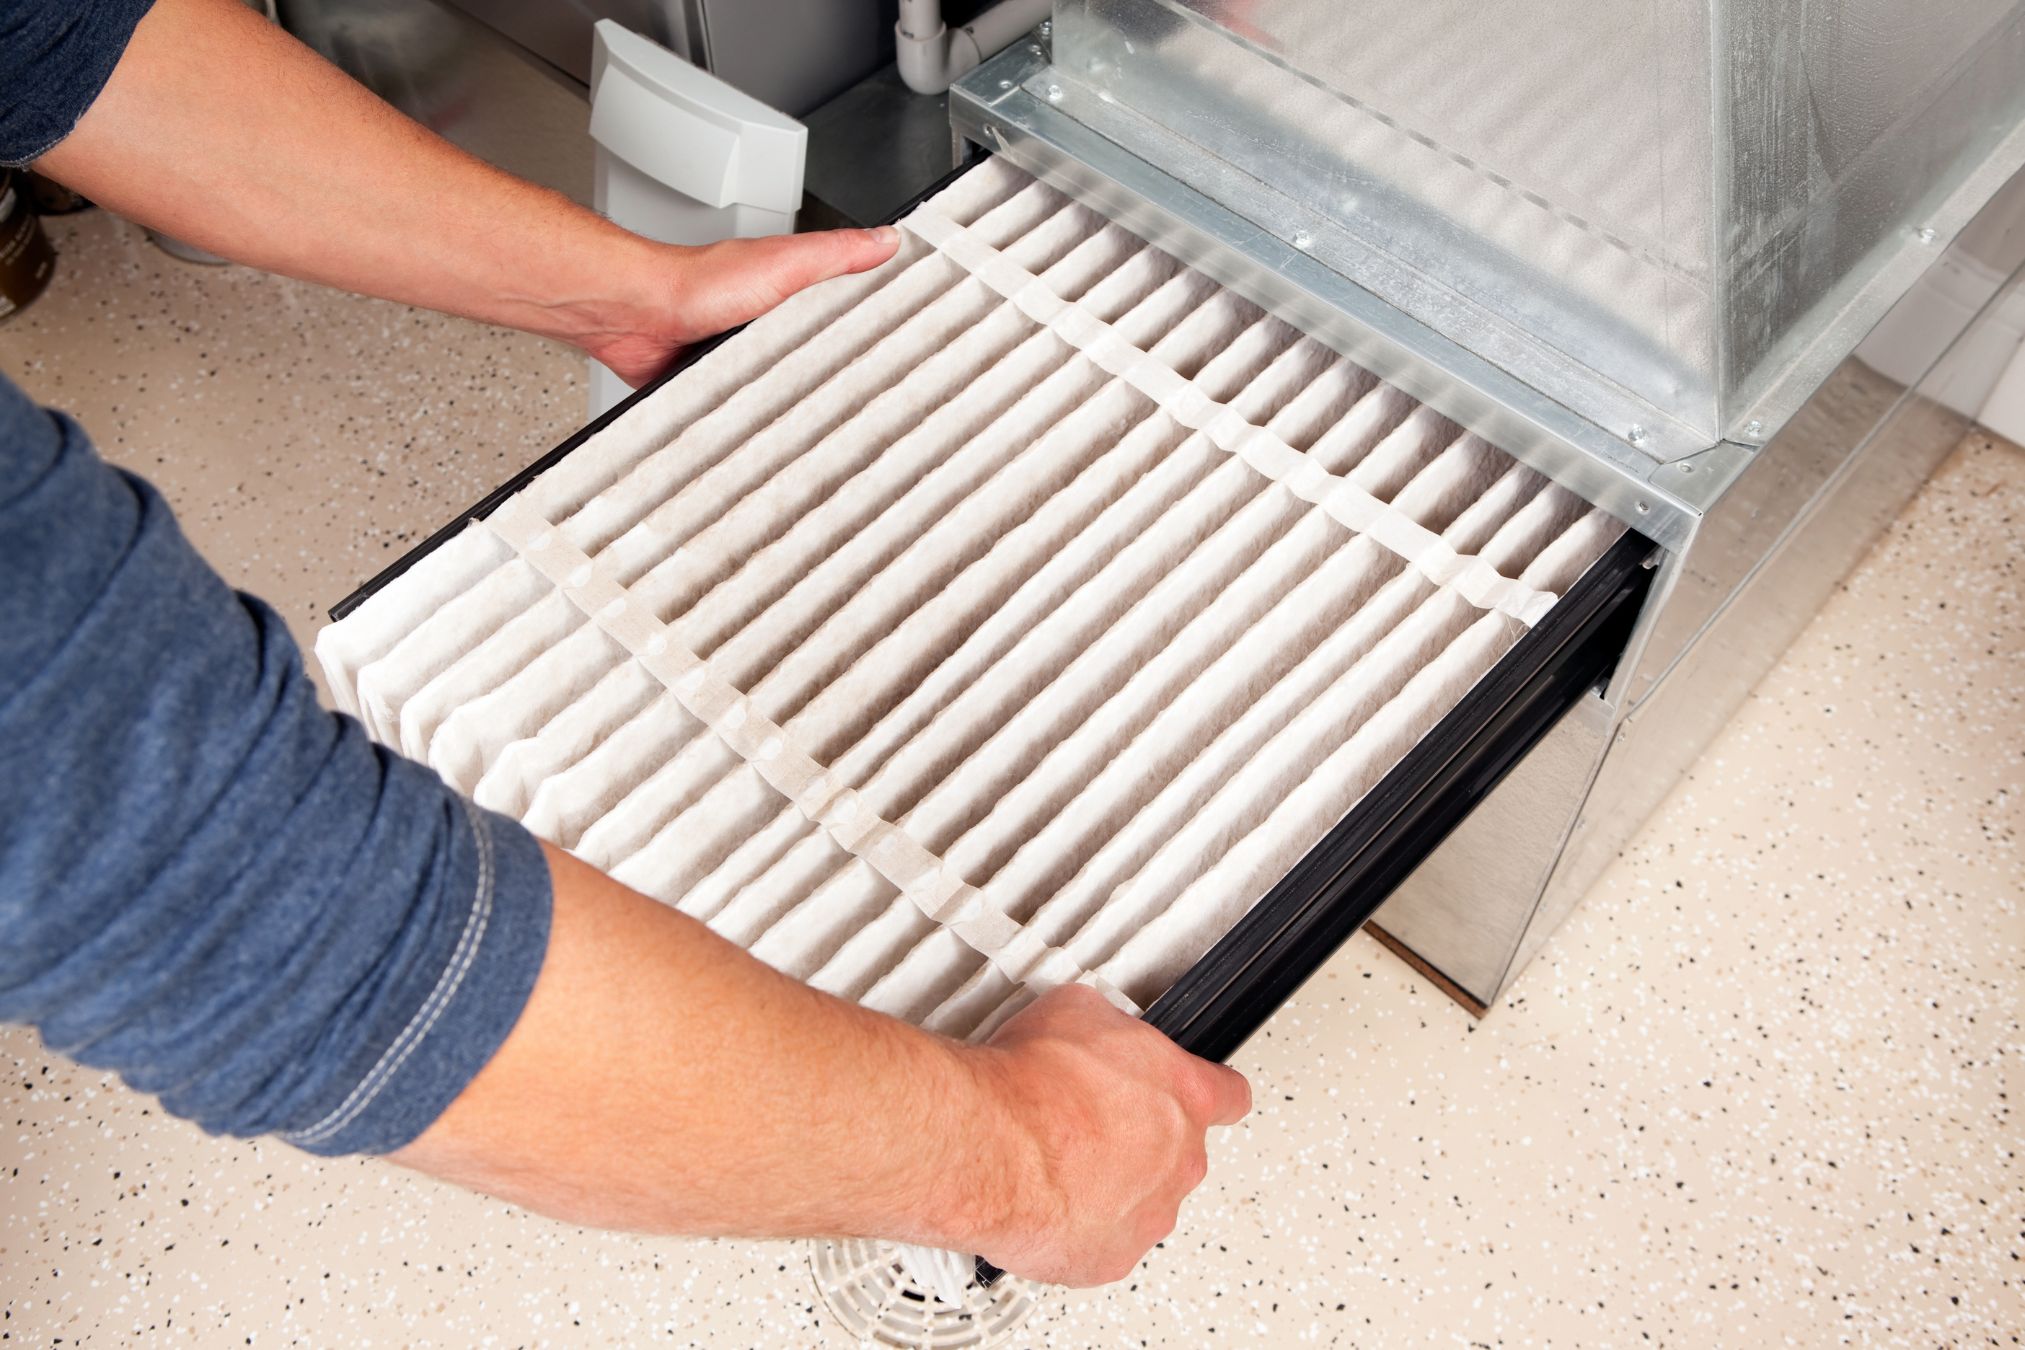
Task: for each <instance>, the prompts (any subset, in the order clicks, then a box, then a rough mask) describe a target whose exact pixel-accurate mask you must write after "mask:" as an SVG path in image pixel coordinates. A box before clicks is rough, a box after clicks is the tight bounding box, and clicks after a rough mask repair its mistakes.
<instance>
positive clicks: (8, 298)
mask: <svg viewBox="0 0 2025 1350" xmlns="http://www.w3.org/2000/svg"><path fill="white" fill-rule="evenodd" d="M55 270H56V250H55V249H52V248H51V247H50V246H49V239H48V237H47V236H46V235H44V234H43V233H42V222H41V221H39V220H37V219H36V218H35V213H34V212H33V211H31V210H29V209H28V198H27V194H25V193H23V192H22V191H21V190H20V184H19V183H18V182H17V181H16V179H15V175H14V172H13V171H12V170H10V169H0V323H5V322H6V321H7V320H8V319H10V318H12V317H13V316H14V314H15V313H16V312H17V311H19V310H23V309H26V308H27V307H28V305H29V304H30V303H31V302H32V301H33V300H34V299H35V297H36V296H38V295H41V294H42V292H43V291H44V290H46V289H47V288H48V286H49V274H50V273H51V272H53V271H55Z"/></svg>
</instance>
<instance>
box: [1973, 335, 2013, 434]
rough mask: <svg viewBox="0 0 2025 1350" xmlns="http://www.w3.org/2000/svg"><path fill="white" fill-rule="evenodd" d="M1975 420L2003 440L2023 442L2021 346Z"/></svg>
mask: <svg viewBox="0 0 2025 1350" xmlns="http://www.w3.org/2000/svg"><path fill="white" fill-rule="evenodd" d="M1976 420H1977V421H1978V422H1981V423H1982V424H1983V425H1984V426H1986V427H1988V428H1990V430H1992V431H1994V432H1996V433H1997V434H1998V435H1999V436H2002V437H2004V438H2005V439H2006V440H2011V441H2016V442H2017V443H2018V444H2020V445H2025V346H2021V347H2019V349H2018V351H2017V354H2016V355H2014V356H2013V357H2012V358H2011V364H2010V366H2009V368H2008V369H2006V370H2005V371H2004V375H2003V378H2002V379H2000V380H1998V381H1997V388H1996V391H1995V392H1994V393H1992V394H1991V395H1990V400H1989V402H1987V403H1985V404H1984V405H1983V411H1982V412H1980V413H1978V414H1977V416H1976Z"/></svg>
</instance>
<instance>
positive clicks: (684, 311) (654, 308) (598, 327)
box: [548, 225, 900, 386]
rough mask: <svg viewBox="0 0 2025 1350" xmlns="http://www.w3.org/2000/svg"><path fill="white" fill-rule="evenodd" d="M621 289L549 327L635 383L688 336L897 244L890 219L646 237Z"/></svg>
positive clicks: (661, 365) (864, 264) (870, 261)
mask: <svg viewBox="0 0 2025 1350" xmlns="http://www.w3.org/2000/svg"><path fill="white" fill-rule="evenodd" d="M641 243H642V245H643V247H642V248H640V249H639V250H637V252H636V254H635V256H636V257H637V261H636V262H634V263H633V265H632V267H631V268H630V274H629V278H628V281H629V282H630V284H628V285H624V286H622V287H619V288H618V289H621V290H622V291H629V292H631V293H630V294H625V295H623V297H622V298H614V299H609V300H602V301H593V302H589V303H586V304H580V305H566V306H564V307H563V308H562V309H560V310H559V311H558V313H557V320H558V322H557V324H556V326H555V328H554V329H553V330H551V331H550V332H549V334H548V336H553V337H558V338H561V339H563V340H565V341H567V342H571V343H574V344H575V345H576V346H578V347H581V348H583V350H584V351H585V353H587V354H588V355H590V356H591V357H593V358H595V359H596V360H599V361H602V362H604V363H605V364H606V365H607V366H609V367H611V369H612V371H613V373H614V374H616V375H617V376H618V377H619V378H620V379H622V380H624V381H625V382H626V383H628V384H631V385H635V386H637V385H641V384H645V383H646V382H647V381H648V380H650V379H652V378H653V377H654V376H656V375H658V374H660V373H661V371H662V370H664V369H666V367H667V365H668V363H669V362H670V361H672V360H674V359H675V357H676V356H678V355H679V354H680V353H681V351H682V349H683V348H684V347H686V346H688V345H689V344H690V343H692V342H699V341H701V340H702V339H704V338H707V337H709V336H711V335H712V334H714V333H722V332H724V331H725V330H726V329H728V328H736V327H738V325H740V324H742V323H747V322H749V321H751V320H753V319H756V318H758V317H759V316H760V315H762V314H764V313H766V312H767V311H768V310H770V309H772V308H773V307H774V306H775V305H777V304H779V303H780V302H781V301H783V300H785V299H787V298H788V297H789V296H791V295H793V294H794V293H795V292H796V291H799V290H801V289H802V288H803V287H806V286H812V285H814V284H815V283H816V282H819V281H827V280H829V279H830V278H831V277H837V276H843V275H845V274H846V273H850V272H865V271H869V270H871V269H872V268H874V267H877V266H878V265H879V264H881V263H883V262H885V261H886V260H887V259H888V258H891V257H892V256H893V254H894V252H895V251H896V250H897V249H898V248H899V247H900V232H899V231H898V230H895V229H894V228H893V227H892V226H890V225H888V226H881V227H880V228H878V229H876V230H826V231H823V232H821V233H818V234H790V235H775V236H772V237H770V238H766V239H727V240H725V241H723V242H722V243H717V244H706V245H703V246H702V247H698V248H685V247H681V246H679V245H671V244H650V243H647V242H646V241H645V240H642V241H641Z"/></svg>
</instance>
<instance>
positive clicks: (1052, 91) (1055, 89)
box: [1048, 84, 1062, 103]
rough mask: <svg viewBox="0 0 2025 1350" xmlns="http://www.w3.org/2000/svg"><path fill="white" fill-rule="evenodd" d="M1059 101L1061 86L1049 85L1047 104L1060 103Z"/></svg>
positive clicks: (1060, 98)
mask: <svg viewBox="0 0 2025 1350" xmlns="http://www.w3.org/2000/svg"><path fill="white" fill-rule="evenodd" d="M1061 101H1062V86H1060V85H1059V84H1051V85H1049V86H1048V102H1050V103H1060V102H1061Z"/></svg>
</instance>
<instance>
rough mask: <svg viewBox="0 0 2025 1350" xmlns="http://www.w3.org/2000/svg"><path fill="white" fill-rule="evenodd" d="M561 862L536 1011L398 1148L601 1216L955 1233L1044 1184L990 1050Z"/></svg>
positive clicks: (583, 1216) (723, 1227) (973, 1235)
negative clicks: (894, 1012) (898, 1016)
mask: <svg viewBox="0 0 2025 1350" xmlns="http://www.w3.org/2000/svg"><path fill="white" fill-rule="evenodd" d="M550 865H551V869H552V872H553V874H554V876H555V879H556V906H555V920H554V930H553V931H554V935H553V937H552V939H551V942H550V947H549V955H548V958H547V961H546V963H545V964H544V966H543V969H542V975H541V979H540V982H539V983H538V984H537V985H536V988H535V992H534V995H533V997H532V999H531V1001H530V1003H529V1005H528V1008H527V1010H526V1011H525V1012H524V1013H523V1015H522V1017H521V1020H520V1023H519V1024H518V1026H517V1027H516V1028H515V1030H514V1032H513V1034H512V1035H511V1037H509V1039H508V1041H507V1044H506V1046H505V1047H504V1048H503V1049H502V1050H501V1051H500V1053H499V1055H498V1056H497V1057H496V1058H495V1059H494V1061H493V1063H492V1064H491V1065H490V1066H488V1067H487V1068H486V1069H485V1070H484V1071H483V1072H482V1073H481V1074H480V1075H479V1076H478V1078H477V1079H476V1080H474V1081H473V1083H472V1084H471V1086H470V1087H469V1088H468V1089H467V1090H466V1091H465V1093H464V1095H463V1096H462V1097H460V1098H459V1099H458V1101H457V1102H456V1103H455V1104H454V1105H453V1106H452V1107H451V1108H450V1110H449V1111H448V1112H447V1113H446V1114H445V1115H444V1117H443V1118H442V1119H441V1120H440V1121H439V1122H438V1124H437V1125H436V1126H435V1127H434V1128H433V1129H431V1130H430V1131H429V1132H428V1133H426V1134H425V1135H424V1136H423V1137H422V1138H421V1139H420V1140H419V1141H417V1142H416V1143H414V1144H412V1145H410V1146H409V1147H408V1148H407V1149H405V1150H403V1151H402V1152H401V1153H399V1154H397V1155H395V1156H396V1158H397V1159H398V1160H399V1161H402V1162H405V1163H408V1164H409V1165H411V1166H415V1167H418V1168H420V1169H422V1170H424V1171H428V1172H431V1173H434V1174H437V1175H440V1176H444V1177H447V1178H449V1179H451V1180H455V1181H459V1182H463V1183H465V1184H468V1185H472V1186H475V1187H477V1188H479V1189H482V1190H485V1191H488V1192H491V1193H494V1194H497V1195H500V1196H503V1197H505V1198H508V1199H512V1200H515V1201H517V1202H520V1203H523V1204H526V1205H528V1206H529V1207H530V1208H534V1209H538V1210H541V1211H543V1212H545V1213H549V1214H553V1215H556V1216H558V1217H562V1218H568V1219H572V1220H576V1221H579V1222H583V1223H589V1224H594V1225H598V1226H601V1227H619V1228H630V1229H638V1230H643V1231H656V1232H681V1233H727V1234H751V1235H772V1236H793V1235H802V1234H818V1233H832V1234H867V1235H878V1236H883V1237H894V1238H904V1239H908V1240H912V1241H921V1242H927V1243H934V1244H941V1245H948V1246H956V1245H963V1244H970V1243H980V1242H984V1241H987V1231H988V1230H989V1229H991V1228H992V1227H993V1226H994V1225H999V1224H1003V1223H1005V1222H1006V1221H1007V1220H1009V1219H1011V1218H1012V1217H1013V1215H1014V1213H1015V1210H1016V1206H1017V1203H1018V1201H1019V1200H1020V1198H1021V1194H1022V1191H1023V1189H1025V1190H1028V1191H1029V1192H1031V1188H1033V1187H1034V1186H1035V1185H1036V1183H1037V1182H1038V1181H1039V1177H1038V1175H1037V1169H1036V1168H1035V1167H1034V1166H1033V1163H1034V1161H1035V1160H1034V1159H1033V1158H1032V1157H1031V1156H1030V1152H1031V1143H1030V1141H1028V1140H1026V1139H1025V1138H1024V1137H1023V1136H1022V1135H1021V1134H1020V1132H1019V1130H1018V1128H1017V1126H1016V1125H1015V1123H1014V1121H1013V1120H1012V1119H1011V1117H1010V1115H1009V1113H1008V1109H1007V1104H1006V1101H1005V1099H1004V1097H1003V1095H1002V1094H1001V1093H1000V1092H999V1091H998V1089H997V1085H996V1084H995V1083H994V1082H993V1081H992V1074H991V1072H990V1070H989V1068H988V1067H987V1059H986V1052H983V1051H980V1050H975V1049H969V1048H966V1047H962V1046H959V1045H957V1044H955V1043H953V1042H950V1041H947V1040H944V1039H942V1038H939V1037H936V1036H932V1035H929V1034H928V1033H926V1032H922V1031H919V1030H917V1029H915V1028H913V1027H910V1026H907V1025H906V1024H904V1023H902V1022H898V1021H895V1020H894V1019H892V1018H890V1017H885V1016H882V1015H880V1014H877V1013H873V1012H868V1011H866V1010H864V1009H862V1008H858V1007H855V1006H853V1005H851V1004H848V1003H845V1002H843V1001H841V1000H838V999H835V998H831V997H829V996H827V995H825V994H821V993H818V992H816V991H815V990H813V989H810V988H808V987H807V986H806V985H803V984H800V983H797V982H796V981H794V980H791V979H788V978H787V977H785V976H783V975H781V974H779V973H777V972H775V971H773V970H772V969H770V968H768V967H767V966H765V965H763V964H761V963H760V962H758V961H756V960H754V959H753V958H752V957H750V956H748V955H747V954H746V953H744V952H742V951H740V950H738V949H737V948H735V947H733V946H731V945H730V944H729V943H727V942H725V941H724V940H723V939H722V938H719V937H717V936H716V935H715V934H713V933H711V932H710V931H709V930H708V929H706V928H704V927H703V926H702V925H701V924H699V923H696V922H695V921H694V920H692V919H689V918H687V917H685V916H683V915H680V914H678V913H676V912H675V911H673V910H670V909H667V908H665V907H663V906H661V905H657V904H655V903H653V902H652V901H649V900H646V899H644V898H643V897H641V896H639V895H637V894H635V893H633V892H632V891H629V890H627V889H626V888H625V887H623V886H620V885H619V884H617V883H616V882H613V881H610V880H609V879H608V878H605V877H603V876H601V875H600V874H598V873H597V872H595V871H594V870H592V869H591V868H589V867H586V866H585V865H584V864H582V863H579V862H577V861H575V860H574V859H571V858H570V857H569V856H568V855H566V854H564V853H562V852H561V851H560V850H551V851H550ZM1031 1198H1034V1199H1039V1198H1040V1197H1038V1196H1032V1197H1031Z"/></svg>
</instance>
